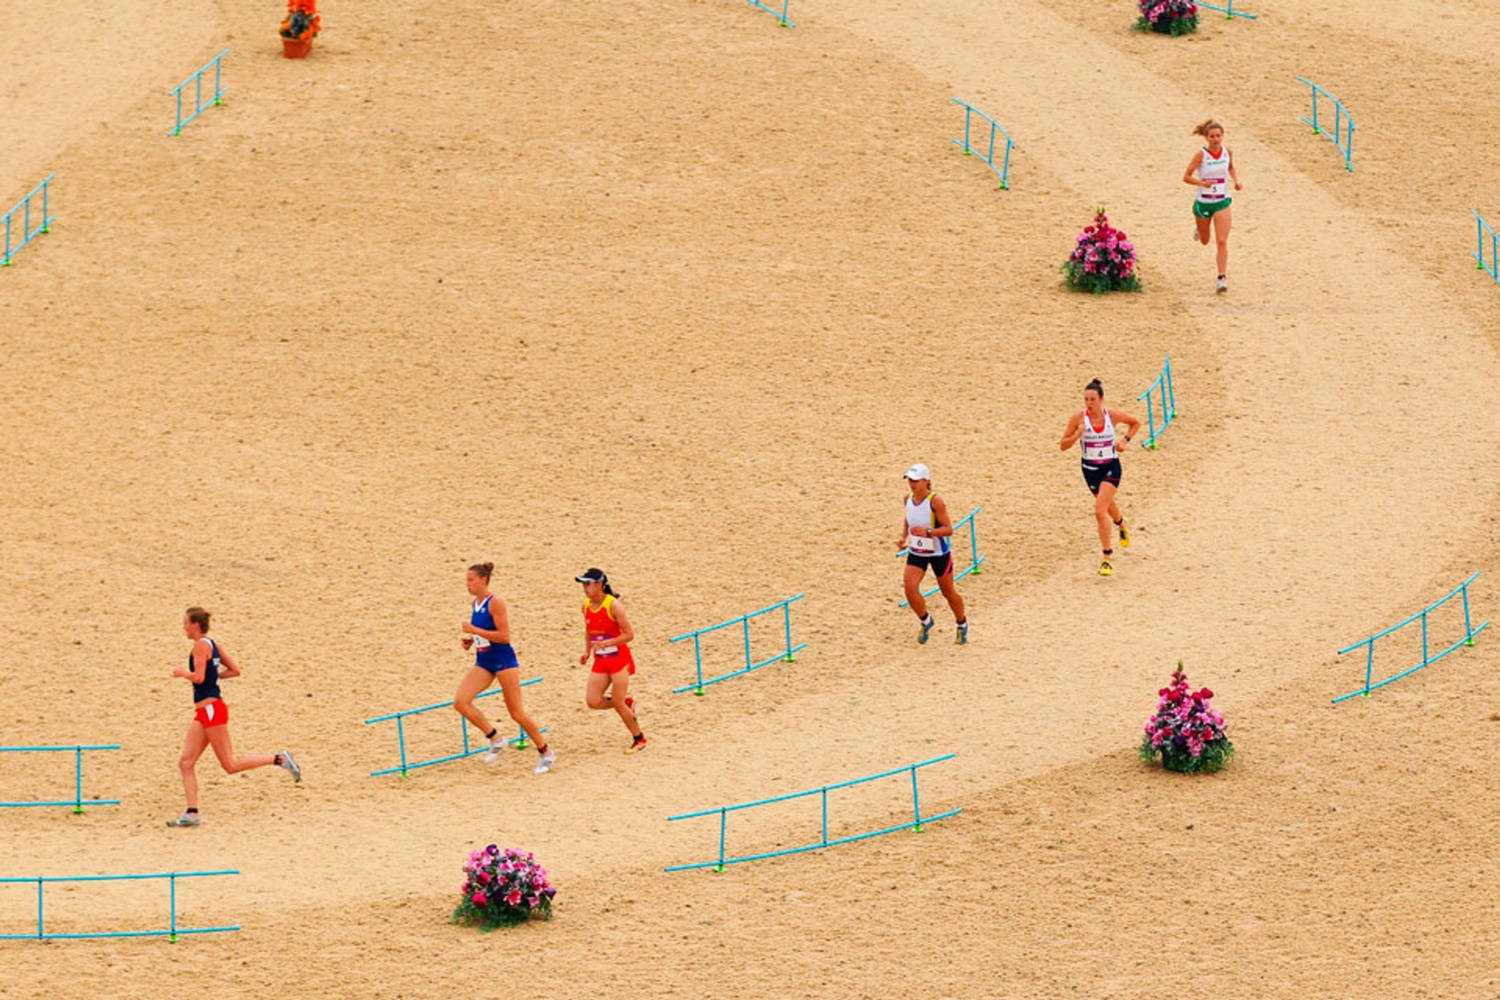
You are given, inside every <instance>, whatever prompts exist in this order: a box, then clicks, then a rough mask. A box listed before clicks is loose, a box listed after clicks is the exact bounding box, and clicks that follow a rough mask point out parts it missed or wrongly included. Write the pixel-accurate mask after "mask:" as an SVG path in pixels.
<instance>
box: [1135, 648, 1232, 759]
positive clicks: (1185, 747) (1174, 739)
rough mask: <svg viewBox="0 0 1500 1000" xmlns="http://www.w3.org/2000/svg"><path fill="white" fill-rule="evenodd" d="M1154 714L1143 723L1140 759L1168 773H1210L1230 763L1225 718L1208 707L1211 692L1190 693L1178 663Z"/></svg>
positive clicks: (1163, 690)
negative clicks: (1158, 758) (1155, 762)
mask: <svg viewBox="0 0 1500 1000" xmlns="http://www.w3.org/2000/svg"><path fill="white" fill-rule="evenodd" d="M1157 696H1158V700H1157V702H1156V714H1155V715H1153V716H1151V718H1149V719H1147V720H1146V733H1145V735H1144V736H1142V737H1141V751H1140V753H1141V759H1142V760H1144V761H1148V762H1149V761H1153V760H1155V759H1156V755H1157V754H1158V753H1159V754H1161V764H1162V767H1165V768H1166V769H1167V770H1169V771H1181V772H1183V773H1185V774H1195V773H1198V772H1203V773H1206V774H1212V773H1213V772H1215V771H1217V770H1218V769H1219V768H1221V767H1223V766H1224V765H1225V764H1227V763H1228V762H1229V758H1230V757H1232V756H1233V755H1234V744H1232V743H1230V742H1229V737H1228V736H1226V735H1225V730H1226V729H1228V726H1227V725H1226V723H1225V722H1224V716H1222V715H1220V714H1219V713H1218V712H1215V711H1214V710H1213V708H1212V707H1210V705H1209V699H1211V698H1212V697H1213V696H1214V693H1213V692H1212V691H1210V690H1209V689H1208V688H1200V689H1199V690H1197V691H1193V690H1192V689H1190V688H1189V687H1188V682H1187V674H1185V673H1183V670H1182V663H1181V661H1179V662H1178V664H1177V669H1176V670H1174V671H1172V683H1171V684H1170V685H1169V686H1167V687H1164V688H1162V689H1161V690H1160V691H1158V692H1157Z"/></svg>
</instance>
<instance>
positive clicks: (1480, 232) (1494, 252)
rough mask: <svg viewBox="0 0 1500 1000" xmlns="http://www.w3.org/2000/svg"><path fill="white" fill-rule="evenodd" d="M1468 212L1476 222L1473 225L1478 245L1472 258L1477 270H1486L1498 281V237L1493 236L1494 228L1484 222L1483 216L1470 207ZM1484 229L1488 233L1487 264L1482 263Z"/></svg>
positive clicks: (1499, 273) (1499, 252)
mask: <svg viewBox="0 0 1500 1000" xmlns="http://www.w3.org/2000/svg"><path fill="white" fill-rule="evenodd" d="M1469 214H1470V215H1472V216H1474V220H1475V222H1477V223H1478V225H1477V226H1476V227H1475V229H1476V232H1475V240H1476V242H1477V243H1478V244H1479V246H1478V248H1477V249H1476V250H1475V251H1474V260H1476V261H1477V262H1478V264H1477V266H1478V268H1479V270H1481V271H1488V272H1489V273H1490V277H1491V278H1494V279H1495V280H1496V281H1497V282H1500V238H1497V237H1496V236H1495V230H1494V229H1492V228H1490V224H1489V223H1488V222H1485V221H1484V218H1483V217H1482V216H1481V215H1480V214H1479V213H1478V212H1476V211H1474V210H1473V209H1472V208H1471V209H1469ZM1486 231H1488V232H1489V234H1490V262H1489V265H1488V266H1486V265H1485V263H1484V234H1485V232H1486Z"/></svg>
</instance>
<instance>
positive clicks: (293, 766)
mask: <svg viewBox="0 0 1500 1000" xmlns="http://www.w3.org/2000/svg"><path fill="white" fill-rule="evenodd" d="M280 757H281V766H282V767H284V768H286V769H287V770H288V771H290V772H291V775H292V780H293V781H301V780H302V768H300V767H298V766H297V762H296V761H295V760H293V759H292V752H291V751H290V750H283V751H281V754H280Z"/></svg>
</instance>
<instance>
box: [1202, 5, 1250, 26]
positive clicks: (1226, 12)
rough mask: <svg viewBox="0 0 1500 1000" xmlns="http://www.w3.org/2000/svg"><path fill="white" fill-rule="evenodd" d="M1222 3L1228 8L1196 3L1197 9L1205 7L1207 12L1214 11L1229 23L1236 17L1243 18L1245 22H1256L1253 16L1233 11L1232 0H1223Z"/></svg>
mask: <svg viewBox="0 0 1500 1000" xmlns="http://www.w3.org/2000/svg"><path fill="white" fill-rule="evenodd" d="M1224 2H1225V3H1227V4H1229V6H1228V7H1215V6H1214V5H1213V4H1211V3H1201V2H1200V3H1198V4H1197V6H1199V7H1206V8H1207V9H1209V10H1216V11H1218V12H1219V13H1220V14H1223V15H1224V16H1225V17H1226V18H1228V19H1229V20H1231V21H1233V20H1234V19H1235V18H1237V17H1243V18H1245V19H1246V20H1250V21H1254V20H1256V16H1255V15H1254V14H1246V13H1245V12H1244V11H1242V10H1235V9H1234V0H1224Z"/></svg>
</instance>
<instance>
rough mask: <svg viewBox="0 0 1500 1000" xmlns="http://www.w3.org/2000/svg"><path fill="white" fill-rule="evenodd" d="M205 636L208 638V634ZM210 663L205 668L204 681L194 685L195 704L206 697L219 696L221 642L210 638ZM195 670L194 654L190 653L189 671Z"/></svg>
mask: <svg viewBox="0 0 1500 1000" xmlns="http://www.w3.org/2000/svg"><path fill="white" fill-rule="evenodd" d="M203 638H205V639H208V636H204V637H203ZM208 645H209V653H208V665H207V666H206V667H204V668H203V683H202V684H194V685H193V704H195V705H196V704H198V702H200V701H202V700H203V699H205V698H217V697H219V644H218V643H217V642H214V641H213V640H212V639H208ZM192 672H193V654H192V653H189V654H188V673H192Z"/></svg>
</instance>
